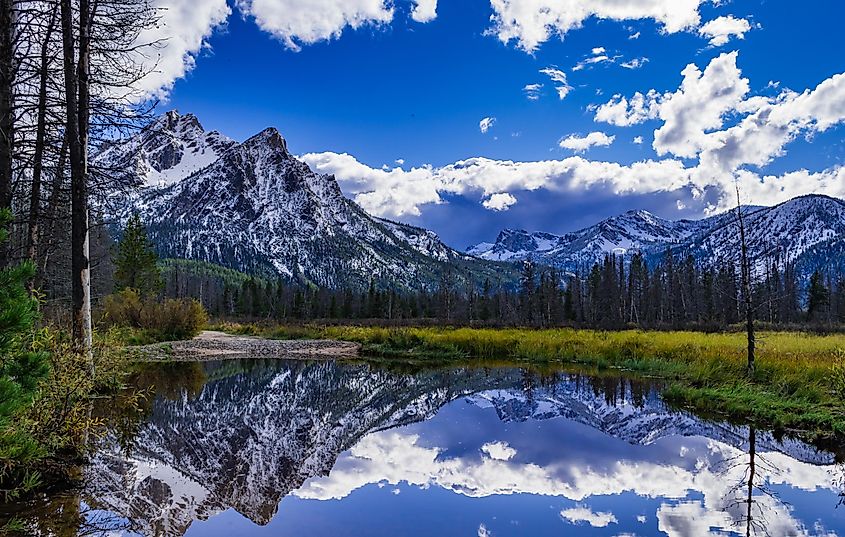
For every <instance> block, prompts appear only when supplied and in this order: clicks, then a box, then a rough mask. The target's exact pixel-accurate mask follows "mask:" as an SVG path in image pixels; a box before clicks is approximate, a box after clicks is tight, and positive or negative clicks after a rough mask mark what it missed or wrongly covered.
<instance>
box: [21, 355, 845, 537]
mask: <svg viewBox="0 0 845 537" xmlns="http://www.w3.org/2000/svg"><path fill="white" fill-rule="evenodd" d="M137 383H138V386H139V388H146V389H147V390H149V393H150V394H151V395H150V397H149V398H148V400H147V401H146V402H144V403H143V405H142V406H143V412H142V413H141V414H140V415H134V416H133V415H132V413H126V412H123V411H121V410H120V407H121V405H120V404H113V405H111V408H110V409H108V411H107V412H105V415H106V417H109V418H110V419H111V422H112V423H113V426H112V428H111V430H110V432H109V434H108V435H107V436H106V437H105V438H104V440H103V442H102V446H101V448H100V450H99V451H98V452H97V454H96V455H95V456H94V458H93V461H92V464H91V465H90V467H88V468H87V469H86V470H85V480H84V483H85V484H84V488H83V489H82V490H79V491H76V492H74V493H70V494H64V495H62V496H60V497H58V498H53V499H51V500H50V501H49V502H46V503H41V504H40V505H35V506H27V507H26V508H24V509H23V510H22V512H21V513H19V514H18V515H17V516H18V517H19V518H22V519H23V520H25V521H27V523H28V524H30V526H31V530H30V531H32V532H33V533H34V534H40V535H76V534H85V535H97V534H101V535H110V536H114V535H157V536H181V535H188V536H197V537H199V536H203V537H205V536H221V537H234V536H306V535H307V536H318V537H319V536H326V537H328V536H332V537H340V536H391V537H394V536H414V537H416V536H465V537H476V536H477V537H487V536H496V537H499V536H515V535H519V536H543V535H567V536H588V535H589V536H608V537H615V536H632V535H638V536H650V535H670V536H703V535H772V536H786V535H823V536H831V535H842V536H845V507H841V508H838V505H839V504H840V503H841V499H842V497H843V496H842V493H843V490H845V483H843V480H845V470H843V466H842V465H841V464H837V462H836V458H835V457H834V456H833V455H832V454H830V453H826V452H820V451H817V450H816V449H814V448H812V447H810V446H808V445H805V444H802V443H800V442H796V441H791V440H781V441H779V440H777V439H775V438H774V437H773V436H772V435H771V434H770V433H768V432H765V431H756V430H754V429H749V428H748V427H737V426H731V425H727V424H723V423H714V422H709V421H705V420H702V419H699V418H696V417H694V416H691V415H688V414H685V413H678V412H674V411H672V410H670V409H668V408H667V407H666V406H665V405H664V404H663V402H662V401H661V400H660V397H659V396H658V393H657V391H656V389H655V388H654V386H650V385H648V384H644V383H641V382H633V381H630V380H624V379H620V378H613V377H610V378H608V377H603V378H599V377H594V376H589V375H583V374H571V373H546V374H543V375H541V374H538V373H535V372H527V371H524V370H520V369H514V368H486V369H485V368H454V369H446V370H436V371H431V370H429V371H402V370H395V369H382V368H377V367H374V366H368V365H363V364H342V363H336V362H304V361H262V360H245V361H229V362H212V363H206V364H196V363H195V364H177V365H159V366H151V367H150V368H149V369H148V370H146V371H145V372H144V373H143V374H142V375H141V376H140V377H139V378H138V380H137ZM153 386H154V388H152V387H153ZM153 394H154V395H153Z"/></svg>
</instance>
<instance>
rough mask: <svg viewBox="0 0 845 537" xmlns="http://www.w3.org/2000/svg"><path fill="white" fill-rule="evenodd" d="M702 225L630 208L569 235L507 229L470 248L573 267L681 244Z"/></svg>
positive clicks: (479, 253)
mask: <svg viewBox="0 0 845 537" xmlns="http://www.w3.org/2000/svg"><path fill="white" fill-rule="evenodd" d="M701 226H702V223H701V222H694V221H690V220H681V221H678V222H673V221H671V220H665V219H663V218H660V217H658V216H655V215H653V214H651V213H649V212H648V211H629V212H627V213H625V214H622V215H619V216H615V217H612V218H608V219H606V220H603V221H601V222H599V223H598V224H596V225H594V226H591V227H587V228H584V229H581V230H579V231H575V232H573V233H567V234H566V235H554V234H551V233H542V232H535V233H528V232H526V231H522V230H519V231H514V230H504V231H502V232H501V233H500V234H499V237H498V238H497V239H496V242H495V243H494V244H490V243H482V244H480V245H477V246H474V247H471V248H469V250H468V252H469V253H471V254H473V255H476V256H478V257H481V258H482V259H491V260H497V261H520V260H523V259H527V258H528V257H529V256H530V257H532V258H534V260H535V261H539V262H541V263H546V264H551V265H554V266H557V267H560V268H563V269H566V270H574V269H575V268H576V267H577V266H585V265H586V266H589V265H592V264H593V263H595V262H598V261H600V260H601V259H603V258H604V256H605V255H607V254H610V253H615V254H619V255H625V254H628V253H630V252H633V251H642V250H648V249H655V248H658V247H663V248H665V247H666V246H668V245H676V244H679V243H681V242H682V241H684V240H686V239H687V238H689V237H690V236H691V235H693V234H694V233H696V232H697V231H698V230H699V229H700V228H701Z"/></svg>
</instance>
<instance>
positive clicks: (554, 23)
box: [490, 0, 706, 52]
mask: <svg viewBox="0 0 845 537" xmlns="http://www.w3.org/2000/svg"><path fill="white" fill-rule="evenodd" d="M705 1H706V0H629V1H627V2H619V1H618V0H570V1H568V2H560V1H559V0H491V2H490V4H491V5H492V7H493V17H492V20H493V28H492V29H491V31H492V32H493V33H494V34H495V35H496V36H497V37H498V38H499V40H500V41H501V42H502V43H506V44H507V43H510V42H512V41H515V42H516V44H517V46H518V47H519V48H521V49H522V50H525V51H526V52H533V51H535V50H537V48H538V47H539V46H540V45H541V44H543V43H545V42H546V41H548V40H549V39H550V38H551V37H553V36H559V37H561V38H562V37H564V36H565V35H566V33H567V32H569V31H570V30H573V29H576V28H580V27H581V26H582V25H583V23H584V21H585V20H587V19H589V18H597V19H609V20H616V21H623V20H642V19H652V20H654V21H655V22H657V23H658V24H660V25H661V27H662V30H663V31H664V32H666V33H675V32H679V31H683V30H687V29H691V28H696V27H698V25H699V23H700V22H701V17H700V15H699V12H698V8H699V6H700V5H701V4H703V3H704V2H705Z"/></svg>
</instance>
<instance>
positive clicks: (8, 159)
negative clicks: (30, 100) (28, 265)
mask: <svg viewBox="0 0 845 537" xmlns="http://www.w3.org/2000/svg"><path fill="white" fill-rule="evenodd" d="M14 26H15V8H14V3H13V0H0V209H4V208H5V209H11V207H12V159H13V156H14V139H15V132H14V127H15V121H14V84H15V72H16V66H15V56H14ZM8 262H9V254H8V248H7V246H5V245H0V267H2V266H4V265H6V264H7V263H8Z"/></svg>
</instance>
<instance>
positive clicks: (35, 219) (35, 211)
mask: <svg viewBox="0 0 845 537" xmlns="http://www.w3.org/2000/svg"><path fill="white" fill-rule="evenodd" d="M55 23H56V8H55V7H54V8H53V10H52V12H51V13H50V22H49V24H48V25H47V31H46V35H45V37H44V43H43V44H42V45H41V56H40V66H39V67H40V72H39V74H38V76H39V80H38V104H37V115H38V118H37V121H36V133H35V153H34V157H33V163H32V191H31V192H30V199H29V226H28V229H27V240H26V253H27V257H28V258H29V259H30V260H31V261H32V262H33V263H37V262H38V239H39V228H40V220H41V178H42V175H43V173H44V149H45V146H46V138H47V106H48V104H47V97H48V95H47V83H48V82H49V77H50V40H51V38H52V36H53V28H54V26H55Z"/></svg>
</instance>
